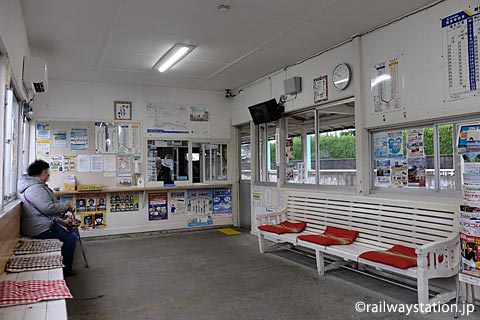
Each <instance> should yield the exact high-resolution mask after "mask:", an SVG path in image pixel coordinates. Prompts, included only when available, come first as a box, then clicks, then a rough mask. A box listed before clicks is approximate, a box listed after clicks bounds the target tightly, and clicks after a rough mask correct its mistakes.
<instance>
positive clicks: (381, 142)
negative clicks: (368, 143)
mask: <svg viewBox="0 0 480 320" xmlns="http://www.w3.org/2000/svg"><path fill="white" fill-rule="evenodd" d="M373 149H374V151H373V152H374V157H375V159H380V158H387V157H388V135H387V133H386V132H380V133H375V134H374V135H373Z"/></svg>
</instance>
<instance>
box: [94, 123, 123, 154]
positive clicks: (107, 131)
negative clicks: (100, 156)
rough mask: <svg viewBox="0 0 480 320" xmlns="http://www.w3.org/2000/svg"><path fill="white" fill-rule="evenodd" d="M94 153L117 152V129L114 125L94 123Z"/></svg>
mask: <svg viewBox="0 0 480 320" xmlns="http://www.w3.org/2000/svg"><path fill="white" fill-rule="evenodd" d="M95 152H96V153H117V152H118V128H117V125H116V124H115V123H105V122H95Z"/></svg>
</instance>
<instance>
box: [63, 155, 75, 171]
mask: <svg viewBox="0 0 480 320" xmlns="http://www.w3.org/2000/svg"><path fill="white" fill-rule="evenodd" d="M63 171H64V172H76V171H77V155H75V154H64V155H63Z"/></svg>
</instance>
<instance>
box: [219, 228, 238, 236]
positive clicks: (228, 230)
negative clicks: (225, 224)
mask: <svg viewBox="0 0 480 320" xmlns="http://www.w3.org/2000/svg"><path fill="white" fill-rule="evenodd" d="M217 231H220V232H221V233H223V234H226V235H229V236H232V235H234V234H242V233H241V232H240V231H237V230H234V229H232V228H221V229H217Z"/></svg>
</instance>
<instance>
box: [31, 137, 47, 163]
mask: <svg viewBox="0 0 480 320" xmlns="http://www.w3.org/2000/svg"><path fill="white" fill-rule="evenodd" d="M35 156H36V158H37V159H43V160H48V157H49V156H50V140H49V139H37V142H36V143H35Z"/></svg>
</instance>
